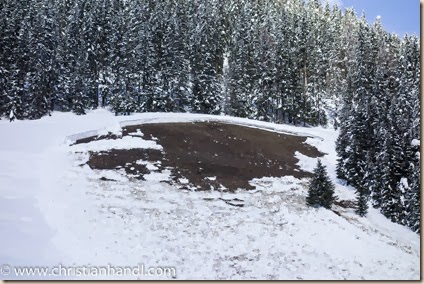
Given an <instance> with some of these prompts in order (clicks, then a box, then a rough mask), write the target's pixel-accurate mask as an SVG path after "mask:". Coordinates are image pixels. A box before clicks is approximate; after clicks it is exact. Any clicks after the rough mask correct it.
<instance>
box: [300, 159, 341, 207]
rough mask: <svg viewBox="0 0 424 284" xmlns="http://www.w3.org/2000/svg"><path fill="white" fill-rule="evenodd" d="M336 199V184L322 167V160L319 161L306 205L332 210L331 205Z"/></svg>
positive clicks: (310, 184) (309, 188)
mask: <svg viewBox="0 0 424 284" xmlns="http://www.w3.org/2000/svg"><path fill="white" fill-rule="evenodd" d="M335 199H336V197H335V196H334V184H333V183H332V182H331V180H330V178H329V176H328V175H327V170H326V169H325V167H324V166H323V165H322V163H321V160H318V163H317V166H316V168H315V169H314V174H313V177H312V179H311V181H310V183H309V187H308V196H307V197H306V203H307V204H308V205H309V206H313V207H321V206H322V207H324V208H326V209H331V205H332V204H333V202H334V200H335Z"/></svg>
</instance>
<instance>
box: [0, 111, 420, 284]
mask: <svg viewBox="0 0 424 284" xmlns="http://www.w3.org/2000/svg"><path fill="white" fill-rule="evenodd" d="M198 120H215V121H217V120H218V121H224V122H228V123H235V124H241V125H246V126H249V127H258V128H264V129H268V130H271V131H282V132H289V133H299V134H302V135H308V136H309V137H310V138H308V139H307V141H306V142H307V143H309V144H312V145H314V146H316V147H317V148H318V149H319V150H320V151H322V152H324V153H327V155H325V156H324V157H322V158H321V160H322V162H323V164H324V165H326V166H327V170H328V172H329V174H330V176H331V178H332V179H333V181H334V182H335V183H336V194H337V195H338V196H339V198H340V199H354V197H355V194H354V190H353V189H352V188H349V187H345V186H343V185H342V184H341V183H339V181H338V180H337V178H336V176H335V165H336V153H335V151H334V141H335V139H336V137H337V132H336V131H334V130H332V129H326V128H321V127H318V128H302V127H294V126H289V125H277V124H271V123H266V122H258V121H253V120H248V119H241V118H232V117H226V116H208V115H193V114H165V113H160V114H155V113H148V114H135V115H132V116H119V117H116V116H114V115H113V114H112V113H110V112H108V111H106V110H103V109H100V110H95V111H92V112H90V113H89V114H87V115H85V116H76V115H73V114H70V113H54V114H53V116H51V117H44V118H42V119H40V120H36V121H15V122H13V123H9V122H8V121H6V120H0V133H1V139H0V230H1V232H2V235H1V241H0V265H8V267H9V268H11V271H10V273H9V275H0V279H1V278H5V279H16V278H26V279H27V278H37V277H30V276H24V277H18V276H15V275H13V274H14V273H13V267H16V266H25V265H27V266H29V265H32V266H35V265H37V266H41V265H45V266H50V267H52V266H57V265H59V264H61V265H65V266H71V265H76V266H82V265H92V266H93V265H101V266H104V265H107V264H111V265H116V266H135V265H138V264H143V265H144V266H145V267H158V266H167V267H175V268H176V270H177V279H284V280H287V279H380V280H381V279H415V280H418V279H419V277H420V238H419V235H417V234H415V233H413V232H412V231H410V230H409V229H407V228H405V227H402V226H400V225H397V224H394V223H391V222H390V221H389V220H387V219H386V218H384V217H383V216H382V215H381V214H380V213H379V212H378V211H377V210H374V209H370V212H369V214H368V216H367V217H365V218H360V217H358V216H357V215H356V214H354V213H353V210H352V209H343V208H335V209H336V210H337V211H338V212H339V213H340V216H339V215H337V214H335V213H334V212H332V211H330V210H325V209H314V208H309V207H307V206H306V205H305V196H306V189H305V182H306V181H305V180H298V179H295V178H293V177H290V176H288V177H283V178H269V177H264V178H262V179H255V180H252V181H251V182H252V184H255V185H256V190H253V191H248V192H245V191H239V192H236V193H221V192H218V191H209V192H192V191H187V190H185V191H184V190H179V189H177V188H175V187H173V186H171V185H168V184H166V183H160V181H161V180H164V179H166V178H168V177H169V175H170V173H169V172H167V171H164V172H152V173H151V174H149V175H146V176H145V178H146V181H138V182H133V181H129V180H128V178H127V177H126V176H125V175H124V174H123V173H120V172H117V171H93V170H91V169H90V168H89V167H88V166H84V167H81V166H79V165H81V164H83V163H84V162H85V161H86V160H87V151H88V150H105V149H111V148H126V147H133V146H134V145H137V147H140V145H141V146H142V147H146V148H156V149H161V146H160V145H158V144H157V143H156V141H146V140H143V137H142V135H141V134H140V135H139V136H138V137H137V136H133V137H126V138H125V140H123V141H122V140H103V141H95V142H91V143H88V144H80V145H75V146H69V145H70V144H71V143H72V141H75V140H76V139H78V138H82V137H87V136H91V135H93V134H98V133H102V134H104V133H107V132H108V131H111V132H114V133H118V132H120V130H121V126H125V125H131V124H139V123H143V122H156V123H161V122H187V121H198ZM140 142H143V143H140ZM296 157H297V158H298V159H299V160H300V161H299V165H300V167H301V168H302V169H305V170H309V171H311V170H312V169H313V168H314V167H315V164H316V159H313V158H309V157H306V156H304V155H302V154H301V153H298V152H297V153H296ZM140 163H143V161H140ZM146 164H148V166H149V167H150V169H152V170H154V169H155V165H154V164H149V163H146ZM100 177H106V178H110V179H114V180H116V182H108V181H101V180H99V178H100ZM211 178H213V177H211ZM235 198H237V199H238V201H237V202H239V203H242V204H244V207H235V206H231V205H229V204H227V203H226V202H225V201H224V200H227V199H228V200H230V199H235ZM223 199H224V200H223ZM3 268H4V267H3V266H0V273H3V274H7V273H4V272H5V271H4V270H2V269H3ZM6 272H7V271H6ZM138 277H139V278H148V279H160V278H161V277H156V276H155V277H147V276H138ZM84 278H88V277H84ZM93 278H95V277H93ZM100 278H101V279H103V278H107V277H106V276H101V277H100ZM109 278H113V277H111V276H110V277H109ZM116 278H119V277H116ZM123 278H124V279H131V278H137V277H136V276H134V277H131V276H129V275H126V276H124V277H123ZM162 278H165V279H167V277H162ZM55 279H57V277H56V278H55Z"/></svg>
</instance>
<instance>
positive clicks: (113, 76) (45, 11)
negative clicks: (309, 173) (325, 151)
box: [0, 0, 420, 231]
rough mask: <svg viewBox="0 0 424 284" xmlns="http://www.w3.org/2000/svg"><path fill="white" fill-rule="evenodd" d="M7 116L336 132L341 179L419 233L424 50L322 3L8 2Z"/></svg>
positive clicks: (3, 87)
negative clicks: (189, 119)
mask: <svg viewBox="0 0 424 284" xmlns="http://www.w3.org/2000/svg"><path fill="white" fill-rule="evenodd" d="M0 46H1V47H2V51H1V53H0V57H1V58H0V117H1V116H8V117H9V118H10V119H11V120H12V119H15V118H16V119H37V118H40V117H41V116H43V115H46V114H49V113H50V112H51V111H53V110H61V111H73V112H75V113H77V114H84V113H85V111H86V110H87V109H90V108H96V107H98V106H110V107H111V108H112V109H113V110H114V111H115V112H116V113H129V112H148V111H160V112H196V113H210V114H219V113H225V114H228V115H233V116H239V117H249V118H254V119H259V120H264V121H271V122H278V123H291V124H302V125H320V124H321V125H325V124H326V123H327V118H329V117H330V118H331V119H332V121H334V126H335V127H336V128H338V129H339V130H340V136H339V139H338V141H337V152H338V154H339V157H340V159H339V163H338V170H337V173H338V176H339V177H340V178H342V179H344V180H346V181H347V182H348V183H349V184H351V185H353V186H354V187H355V188H356V189H357V190H358V212H359V213H360V214H361V215H364V214H365V213H366V210H367V201H369V200H371V201H372V203H373V205H374V206H375V207H376V208H381V211H382V212H383V214H385V215H386V216H387V217H388V218H390V219H391V220H393V221H394V222H398V223H402V224H406V225H408V226H409V227H411V228H412V229H413V230H415V231H419V224H420V206H419V201H420V191H419V189H420V179H419V177H420V152H419V137H420V120H419V116H420V109H419V106H420V101H419V82H420V81H419V80H420V66H419V56H420V46H419V41H418V38H417V37H411V36H406V37H404V38H403V39H399V37H397V36H396V35H393V34H390V33H387V32H386V31H384V29H383V27H382V26H381V23H380V21H379V20H378V19H377V20H376V21H375V23H373V24H368V23H367V22H366V21H365V17H364V15H362V17H360V18H358V16H357V15H356V14H355V11H354V10H352V9H346V10H345V11H341V10H340V9H339V8H338V7H337V6H333V7H330V6H329V5H326V6H324V7H323V6H321V4H320V1H319V0H310V1H307V2H304V1H303V0H249V1H247V0H246V1H244V0H230V1H228V0H190V1H187V0H173V1H170V0H164V1H154V0H97V1H89V0H62V1H52V0H33V1H12V0H4V1H1V2H0Z"/></svg>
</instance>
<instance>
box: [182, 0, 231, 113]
mask: <svg viewBox="0 0 424 284" xmlns="http://www.w3.org/2000/svg"><path fill="white" fill-rule="evenodd" d="M217 3H218V1H217V0H215V1H207V2H206V1H200V0H198V1H192V2H191V3H190V4H189V9H190V14H191V19H190V49H189V52H190V53H189V54H190V55H189V58H190V67H191V74H190V78H191V82H192V88H191V92H192V98H191V101H190V106H191V110H192V111H193V112H195V113H208V114H219V113H220V112H221V104H222V98H223V94H222V91H223V90H222V84H221V82H222V80H221V77H220V76H219V73H218V72H219V70H220V68H217V66H222V64H223V62H222V60H223V58H222V55H220V54H217V51H221V50H223V48H222V45H223V44H224V43H223V42H222V40H220V39H221V37H219V33H220V32H221V29H219V28H218V27H217V26H216V25H215V22H216V21H215V20H216V17H215V15H216V14H217V8H218V6H217ZM214 39H217V40H216V41H214Z"/></svg>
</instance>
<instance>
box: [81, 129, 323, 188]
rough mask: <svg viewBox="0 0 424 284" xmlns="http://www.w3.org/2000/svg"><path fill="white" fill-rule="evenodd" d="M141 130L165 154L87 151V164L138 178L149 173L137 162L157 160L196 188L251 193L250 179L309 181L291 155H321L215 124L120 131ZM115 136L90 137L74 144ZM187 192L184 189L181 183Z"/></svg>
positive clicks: (286, 138) (298, 142)
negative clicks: (268, 178)
mask: <svg viewBox="0 0 424 284" xmlns="http://www.w3.org/2000/svg"><path fill="white" fill-rule="evenodd" d="M137 130H140V131H141V132H142V133H143V134H144V135H143V139H145V140H155V141H157V143H158V144H160V145H162V146H163V151H158V150H152V149H130V150H112V151H109V152H99V153H90V159H89V162H88V165H89V166H90V167H91V168H93V169H119V168H123V169H125V171H126V173H127V174H129V175H132V176H134V177H136V178H141V179H142V178H143V175H144V174H147V173H149V170H148V169H147V168H146V166H145V165H141V164H137V163H136V161H137V160H144V161H150V162H158V161H160V163H156V164H155V165H156V166H157V167H158V168H159V171H160V170H163V169H165V168H169V169H171V171H172V178H173V181H174V182H175V183H179V179H180V178H186V179H188V180H189V184H190V185H191V186H195V187H196V188H197V189H198V190H210V189H211V188H212V187H213V188H214V189H220V188H221V189H223V187H225V188H226V189H228V190H230V191H234V190H236V189H238V188H244V189H253V188H254V186H252V185H250V184H249V181H250V180H252V179H254V178H261V177H281V176H286V175H292V176H294V177H296V178H302V177H309V176H310V175H311V174H310V173H308V172H304V171H302V170H301V169H300V168H299V167H298V166H297V165H296V163H297V162H298V159H296V158H295V157H294V155H295V152H296V151H299V152H300V153H302V154H304V155H306V156H309V157H320V156H322V155H323V154H322V153H320V152H319V151H318V150H317V149H316V148H315V147H312V146H310V145H308V144H306V143H304V142H305V140H306V137H302V136H294V135H288V134H283V133H275V132H270V131H266V130H261V129H256V128H250V127H245V126H238V125H232V124H225V123H217V122H206V123H205V122H196V123H166V124H143V125H135V126H128V127H125V128H123V131H122V135H123V136H126V135H132V133H135V132H137ZM99 139H119V137H113V136H110V137H105V136H104V137H89V138H85V139H81V140H79V141H77V142H76V143H88V142H90V141H93V140H99ZM181 187H182V188H185V187H186V186H185V185H181Z"/></svg>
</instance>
